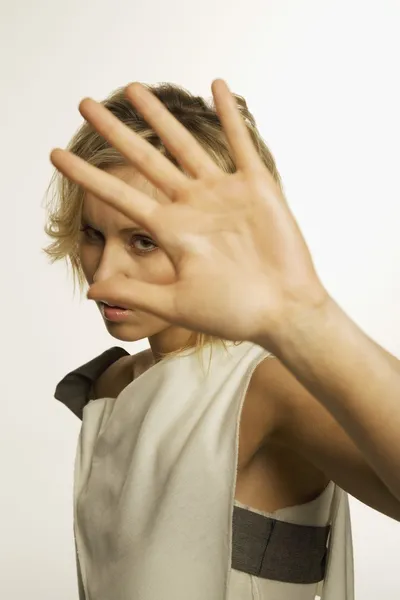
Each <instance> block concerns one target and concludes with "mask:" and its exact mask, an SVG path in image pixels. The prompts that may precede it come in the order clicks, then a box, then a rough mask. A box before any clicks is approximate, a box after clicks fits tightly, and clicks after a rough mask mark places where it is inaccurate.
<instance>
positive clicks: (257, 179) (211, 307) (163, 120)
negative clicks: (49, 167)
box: [51, 80, 327, 342]
mask: <svg viewBox="0 0 400 600" xmlns="http://www.w3.org/2000/svg"><path fill="white" fill-rule="evenodd" d="M212 89H213V95H214V100H215V105H216V109H217V112H218V115H219V117H220V119H221V122H222V125H223V128H224V131H225V134H226V137H227V139H228V142H229V145H230V148H231V151H232V155H233V158H234V161H235V164H236V168H237V171H236V172H235V173H234V174H226V173H224V172H223V171H222V170H221V169H220V168H219V167H218V166H217V165H216V164H215V162H214V161H213V160H212V158H211V157H210V156H209V155H208V154H207V153H206V151H205V150H204V149H203V148H202V147H201V146H200V145H199V144H198V143H197V141H196V140H195V139H194V138H193V137H192V136H191V134H190V133H189V132H188V131H187V129H186V128H185V127H184V126H183V125H182V124H181V123H179V122H178V121H177V120H176V119H175V118H174V117H173V116H172V115H171V114H170V113H169V111H168V110H167V109H166V108H165V107H164V105H163V104H162V103H161V102H160V101H159V100H158V99H157V98H156V97H155V96H154V95H153V94H152V93H151V92H150V91H148V90H147V89H146V88H144V87H143V86H141V85H140V84H136V83H135V84H132V85H130V86H129V87H128V88H127V90H126V94H127V97H128V98H129V100H130V101H131V102H132V104H133V105H134V106H135V108H136V109H137V110H138V111H139V112H140V113H141V114H142V115H143V117H144V118H145V119H146V121H147V122H148V123H149V124H150V125H151V126H152V127H153V128H154V130H155V131H156V132H157V134H158V135H159V136H160V138H161V139H162V141H163V143H164V144H165V146H166V147H167V148H168V149H169V150H170V152H171V153H172V154H173V155H174V156H175V157H176V158H177V160H178V161H179V163H180V165H181V166H182V169H183V170H182V171H181V170H179V169H178V168H176V167H175V166H174V165H173V164H172V163H171V162H170V161H169V160H168V159H167V158H165V157H164V156H163V155H162V154H161V153H160V152H159V151H158V150H157V149H155V148H154V147H153V146H151V145H150V144H149V143H148V142H146V141H145V140H143V139H142V138H141V137H140V136H139V135H137V134H136V133H134V132H133V131H132V130H130V129H129V128H128V127H126V126H125V125H123V124H122V123H121V122H120V121H119V120H118V119H117V118H116V117H114V116H113V115H112V114H111V113H110V112H109V111H108V110H107V109H106V108H105V107H104V106H103V105H101V104H98V103H97V102H95V101H93V100H91V99H86V100H83V101H82V103H81V105H80V111H81V113H82V115H83V116H84V118H85V119H86V120H87V121H89V122H90V123H91V124H92V126H93V127H94V128H95V129H96V130H97V131H98V132H99V133H100V134H101V135H102V136H103V137H104V138H105V139H106V140H107V141H108V142H109V143H110V144H111V145H112V146H114V147H115V148H116V149H117V150H118V151H119V152H120V153H121V154H122V155H123V156H124V157H125V158H126V160H127V162H128V163H131V164H132V165H134V166H135V168H137V169H138V171H139V172H140V173H141V174H142V175H143V176H144V177H146V178H147V179H148V180H149V181H150V182H151V183H152V184H153V185H155V186H156V187H157V188H159V189H161V190H162V191H163V192H164V193H165V194H166V195H167V196H168V198H169V200H170V202H169V203H168V204H160V203H159V202H157V200H155V199H153V198H150V197H149V196H147V195H145V194H144V193H143V192H140V191H139V190H135V189H134V188H132V187H131V186H129V185H127V184H126V183H124V182H123V181H121V180H120V179H118V178H117V177H114V176H112V175H110V174H108V173H106V172H104V171H101V170H99V169H97V168H95V167H93V166H91V165H89V164H87V163H86V162H85V161H83V160H82V159H80V158H78V157H76V156H74V155H72V154H71V153H69V152H66V151H63V150H54V151H53V152H52V154H51V160H52V162H53V164H54V165H55V167H56V168H57V169H58V170H59V171H61V172H62V173H63V174H64V175H65V176H66V177H68V178H69V179H71V180H73V181H74V182H76V183H77V184H78V185H80V186H82V187H83V188H84V189H85V190H87V191H89V192H91V193H92V194H94V195H95V196H97V197H98V198H100V199H101V200H102V201H104V202H106V203H107V204H109V205H111V206H113V207H114V208H116V209H117V210H119V211H120V212H121V213H123V214H124V215H126V216H127V217H128V218H130V219H132V220H134V221H135V222H136V223H138V224H139V225H140V226H141V227H143V228H144V229H145V230H147V231H148V232H149V233H150V234H151V236H152V237H153V238H154V240H155V241H156V242H157V244H158V245H159V246H160V247H161V248H162V249H163V250H164V251H165V252H166V254H167V255H168V256H169V258H170V260H171V262H172V264H173V266H174V268H175V273H176V278H175V281H174V282H173V283H171V284H169V285H155V284H149V283H145V282H142V281H136V280H132V279H125V278H122V277H114V278H111V279H109V280H108V281H103V282H99V283H96V284H93V285H92V286H91V288H90V289H89V292H88V297H89V298H90V299H93V300H105V301H107V302H109V303H111V304H114V305H119V306H125V307H127V308H131V309H140V310H144V311H146V312H149V313H152V314H154V315H157V316H159V317H161V318H162V319H164V320H166V321H168V322H170V323H174V324H177V325H180V326H182V327H185V328H187V329H190V330H194V331H201V332H204V333H208V334H212V335H215V336H218V337H221V338H223V339H231V340H250V341H255V342H257V341H259V340H260V339H263V340H264V339H268V338H270V339H271V340H273V338H274V336H275V335H276V334H277V333H278V330H279V328H280V327H282V324H283V323H284V322H288V321H290V316H291V315H292V314H293V312H296V311H297V313H298V312H299V311H300V312H301V310H302V309H306V310H308V309H309V308H312V307H313V306H316V305H318V304H319V303H321V302H323V301H324V299H325V297H326V295H327V294H326V292H325V290H324V288H323V286H322V284H321V283H320V281H319V279H318V276H317V274H316V272H315V269H314V266H313V263H312V259H311V257H310V253H309V251H308V248H307V246H306V243H305V241H304V239H303V236H302V234H301V232H300V230H299V228H298V226H297V223H296V221H295V219H294V217H293V215H292V214H291V212H290V210H289V207H288V206H287V203H286V200H285V198H284V196H283V194H282V192H281V190H280V189H279V186H278V184H277V183H276V182H275V181H274V179H273V177H272V175H271V174H270V172H269V171H268V169H267V168H266V167H265V166H264V164H263V163H262V161H261V159H260V157H259V155H258V153H257V150H256V148H255V147H254V144H253V142H252V140H251V137H250V134H249V132H248V131H247V128H246V125H245V123H244V120H243V118H242V116H241V115H240V113H239V111H238V108H237V106H236V103H235V100H234V98H233V96H232V95H231V93H230V91H229V89H228V87H227V85H226V83H225V82H224V81H222V80H216V81H215V82H214V83H213V86H212Z"/></svg>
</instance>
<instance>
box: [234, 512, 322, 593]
mask: <svg viewBox="0 0 400 600" xmlns="http://www.w3.org/2000/svg"><path fill="white" fill-rule="evenodd" d="M329 529H330V527H329V526H326V527H311V526H305V525H295V524H291V523H286V522H284V521H277V520H275V519H271V518H270V517H267V516H264V515H260V514H258V513H255V512H253V511H251V510H246V509H245V508H241V507H239V506H235V507H234V511H233V534H232V568H233V569H236V570H238V571H244V572H245V573H249V574H250V575H254V576H255V577H262V578H263V579H273V580H275V581H282V582H286V583H317V582H319V581H321V580H323V579H324V575H325V563H326V554H327V540H328V534H329Z"/></svg>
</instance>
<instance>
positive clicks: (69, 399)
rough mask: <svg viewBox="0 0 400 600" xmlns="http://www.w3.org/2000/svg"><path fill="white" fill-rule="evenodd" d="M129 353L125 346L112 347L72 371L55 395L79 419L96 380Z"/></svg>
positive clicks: (62, 381)
mask: <svg viewBox="0 0 400 600" xmlns="http://www.w3.org/2000/svg"><path fill="white" fill-rule="evenodd" d="M123 356H129V353H128V352H127V351H126V350H124V349H123V348H118V347H117V346H115V347H114V348H110V349H109V350H106V351H105V352H103V353H102V354H100V355H99V356H96V358H93V359H92V360H90V361H89V362H88V363H86V364H84V365H82V366H81V367H79V368H78V369H75V370H74V371H71V372H70V373H68V375H66V376H65V377H64V378H63V379H62V380H61V381H60V382H59V383H58V385H57V387H56V391H55V393H54V397H55V398H56V400H59V401H60V402H62V403H63V404H65V406H67V407H68V408H69V409H70V410H71V411H72V412H73V413H74V414H75V415H76V416H77V417H78V418H79V419H82V416H83V409H84V408H85V406H86V404H87V403H88V402H89V400H90V397H89V396H90V390H91V388H92V385H93V384H94V382H95V381H96V380H97V379H98V378H99V377H100V375H102V374H103V373H104V371H106V369H108V367H110V366H111V365H112V364H113V363H115V362H116V361H117V360H119V359H120V358H122V357H123Z"/></svg>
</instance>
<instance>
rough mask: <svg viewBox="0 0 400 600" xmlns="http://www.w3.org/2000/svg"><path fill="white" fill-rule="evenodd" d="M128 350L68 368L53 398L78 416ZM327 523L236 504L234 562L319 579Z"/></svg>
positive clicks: (271, 573) (257, 572)
mask: <svg viewBox="0 0 400 600" xmlns="http://www.w3.org/2000/svg"><path fill="white" fill-rule="evenodd" d="M127 355H128V352H126V351H125V350H123V349H122V348H118V347H114V348H110V349H109V350H107V351H106V352H103V354H101V355H100V356H97V357H96V358H94V359H93V360H91V361H89V362H88V363H86V364H85V365H83V366H81V367H79V368H78V369H75V370H74V371H71V373H68V375H66V376H65V377H64V378H63V379H62V380H61V381H60V382H59V384H58V385H57V388H56V391H55V394H54V396H55V398H56V399H57V400H59V401H60V402H62V403H63V404H65V406H67V407H68V408H69V409H70V410H71V411H72V412H73V413H74V414H75V415H76V416H77V417H79V418H80V419H82V413H83V409H84V407H85V406H86V404H87V403H88V402H89V401H90V390H91V388H92V385H93V383H94V382H95V381H96V380H97V379H98V378H99V377H100V375H102V374H103V373H104V371H105V370H106V369H107V368H108V367H109V366H111V365H112V364H113V363H114V362H116V361H117V360H119V359H120V358H121V357H122V356H127ZM328 534H329V527H309V526H304V525H293V524H291V523H286V522H283V521H277V520H275V519H271V518H269V517H266V516H264V515H260V514H258V513H255V512H253V511H251V510H247V509H244V508H241V507H239V506H235V507H234V511H233V522H232V563H231V564H232V568H233V569H236V570H237V571H243V572H245V573H248V574H250V575H254V576H255V577H261V578H264V579H272V580H275V581H282V582H286V583H317V582H319V581H321V580H322V579H324V574H325V562H326V552H327V549H326V543H327V538H328Z"/></svg>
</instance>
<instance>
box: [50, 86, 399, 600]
mask: <svg viewBox="0 0 400 600" xmlns="http://www.w3.org/2000/svg"><path fill="white" fill-rule="evenodd" d="M213 93H214V100H215V107H216V108H214V107H213V106H209V105H207V104H206V103H205V102H204V101H203V100H202V99H200V98H196V97H193V96H191V95H190V94H188V93H187V92H185V91H183V90H181V89H179V88H177V87H175V86H170V85H164V86H155V87H153V88H151V89H146V88H145V87H143V86H140V85H137V84H135V85H133V86H130V87H129V88H128V89H127V90H126V97H125V92H124V91H121V90H120V91H117V92H116V93H115V94H114V95H112V96H111V97H110V98H109V99H108V100H107V101H106V102H105V103H104V104H105V106H101V105H99V104H97V103H95V102H93V101H91V100H85V101H84V102H83V103H82V104H81V112H82V114H83V116H84V117H85V118H86V120H87V121H88V124H85V125H83V126H82V128H81V129H80V130H79V132H78V133H77V134H76V136H75V137H74V139H73V140H72V142H71V144H70V148H69V150H70V152H69V153H64V152H62V151H54V152H53V154H52V160H53V163H54V164H55V166H56V167H57V168H58V169H59V170H60V172H62V175H61V176H60V187H59V193H58V194H57V195H56V197H55V206H54V207H53V208H52V210H51V213H50V223H49V227H48V232H49V234H50V235H52V236H53V238H54V243H53V244H52V245H51V246H50V247H49V249H48V252H49V254H50V255H52V256H53V257H54V258H64V257H67V258H68V259H69V260H70V262H71V264H72V266H73V268H74V269H75V272H76V273H77V275H78V276H79V277H80V279H81V280H84V279H86V281H87V283H88V284H89V286H91V288H90V291H89V297H90V298H92V299H95V300H96V302H97V304H98V306H99V308H100V312H101V313H102V316H103V318H104V321H105V324H106V326H107V328H108V331H109V332H110V333H111V335H113V336H114V337H116V338H118V339H121V340H124V341H135V340H138V339H142V338H145V337H147V338H148V339H149V343H150V348H151V352H150V354H149V353H148V352H147V353H142V354H140V355H137V356H135V357H133V358H132V357H128V356H123V355H124V354H125V353H124V351H122V350H120V349H112V350H111V351H108V352H107V353H105V354H104V355H102V356H101V357H98V358H97V359H95V360H94V361H91V363H89V364H88V365H85V366H84V367H81V368H80V369H78V370H76V371H75V372H73V373H71V374H69V375H68V376H67V377H66V378H65V379H64V380H63V381H62V382H61V383H60V384H59V386H58V388H57V392H56V396H57V397H58V398H59V399H61V400H62V401H63V402H65V403H66V404H67V405H69V406H70V408H71V409H72V410H74V412H75V413H76V414H78V415H79V416H81V417H83V425H82V432H81V436H80V444H79V448H78V454H77V463H76V476H75V533H76V544H77V555H78V567H79V572H80V575H81V578H80V584H81V585H80V593H81V597H82V598H86V599H87V600H89V599H96V600H102V599H109V598H115V599H118V600H122V599H125V598H126V599H128V598H129V599H131V598H140V599H141V600H150V599H152V600H153V599H154V598H158V597H163V598H167V599H170V598H171V599H172V598H174V599H181V598H182V599H183V598H185V599H187V598H189V599H196V600H197V599H200V598H202V599H203V598H212V599H214V598H215V599H216V600H217V599H218V600H219V599H220V598H226V599H229V600H236V599H239V598H240V599H247V598H276V599H282V600H286V599H292V598H293V599H294V598H296V600H298V599H299V600H302V599H311V598H314V597H315V595H316V594H317V593H320V594H321V595H322V597H323V598H324V600H331V599H333V598H335V600H336V599H337V598H347V599H351V598H353V572H352V568H353V567H352V550H351V535H350V522H349V515H348V502H347V496H346V494H345V492H344V491H343V490H346V491H347V492H349V493H351V494H353V495H354V496H356V497H357V498H359V499H360V500H361V501H363V502H365V503H366V504H369V505H370V506H372V507H374V508H376V509H377V510H380V511H381V512H383V513H385V514H387V515H389V516H391V517H393V518H396V519H400V502H399V497H398V496H397V495H395V494H394V493H393V490H391V491H390V489H389V485H388V482H389V484H390V483H391V482H392V479H390V477H389V478H387V477H386V474H387V473H386V472H385V478H384V480H383V479H382V478H381V477H380V476H379V474H378V472H377V469H374V468H372V466H371V464H372V465H374V464H375V463H376V461H375V463H374V460H375V458H374V455H373V453H371V450H370V446H369V445H368V448H367V451H365V453H363V452H362V451H360V448H361V449H363V448H364V447H365V446H366V445H365V444H364V446H363V440H364V438H365V435H364V431H363V429H362V426H361V425H360V426H359V428H358V431H356V428H355V427H354V419H353V420H352V419H351V418H350V419H348V415H344V417H343V414H344V412H345V411H344V410H343V409H342V410H340V409H341V408H342V407H341V406H340V404H338V403H337V402H336V404H335V401H334V400H332V398H331V397H330V396H327V400H326V401H325V402H324V401H323V397H322V396H323V394H321V393H319V391H320V390H318V389H317V388H318V386H317V385H316V384H315V381H314V383H313V382H311V385H310V381H308V380H311V379H312V378H311V377H308V380H307V376H304V372H306V371H307V369H303V383H305V384H306V385H308V387H309V388H313V385H314V387H315V388H316V389H317V392H318V400H320V402H318V401H317V399H316V398H314V396H313V395H311V393H310V392H309V391H307V389H306V388H305V387H303V385H301V384H300V383H299V382H298V380H297V379H296V378H295V377H294V376H293V375H292V374H291V373H290V371H289V370H288V369H287V368H286V366H285V364H284V363H285V362H286V363H287V366H289V367H290V368H291V369H292V370H293V371H294V373H296V369H295V368H294V367H293V364H292V363H293V362H294V361H293V356H294V355H295V351H294V350H293V348H295V344H294V342H293V340H294V339H295V338H294V337H293V336H292V337H291V338H290V336H288V335H287V331H288V329H289V327H292V328H293V329H294V330H295V331H296V330H297V331H299V330H301V329H302V328H303V330H304V329H305V330H306V332H307V328H306V327H305V325H307V324H308V321H307V318H308V315H309V314H315V312H318V313H319V314H323V315H324V316H325V317H326V316H330V314H331V313H330V312H329V311H327V308H326V307H327V306H328V305H329V306H331V303H330V300H329V298H328V295H327V293H326V291H325V290H324V288H323V286H322V285H321V284H320V282H319V279H318V277H317V276H316V273H315V270H314V267H313V265H312V261H311V258H310V256H309V254H308V251H307V248H306V246H305V244H304V241H303V239H302V237H301V235H300V233H299V232H298V229H297V226H296V224H295V222H294V220H293V218H291V217H288V215H289V212H288V208H287V204H286V201H285V198H284V194H283V190H282V186H281V183H280V178H279V174H278V171H277V169H276V166H275V163H274V160H273V158H272V156H271V154H270V152H269V150H268V148H267V147H266V145H265V144H264V142H263V141H262V139H261V138H260V136H259V134H258V132H257V129H256V126H255V122H254V119H253V117H252V116H251V114H250V113H249V112H248V110H247V107H246V105H245V102H244V101H243V99H241V98H239V97H233V96H232V95H231V94H230V93H229V91H228V89H227V87H226V85H225V84H224V83H223V82H221V81H217V82H215V83H214V85H213ZM238 109H239V110H238ZM240 114H241V116H242V117H243V118H240ZM114 148H115V149H114ZM96 167H97V168H96ZM282 231H284V236H283V238H284V242H285V243H283V242H282V241H281V237H282ZM328 323H330V322H329V319H328ZM295 325H296V326H295ZM200 332H201V333H200ZM228 340H229V341H228ZM240 342H241V343H240ZM285 343H288V350H287V352H286V355H285V353H284V352H283V350H282V347H283V346H284V345H285ZM271 351H272V352H273V354H271ZM377 352H378V350H377ZM275 356H276V357H280V358H281V359H282V360H278V358H275ZM290 356H292V359H291V361H290V358H288V357H290ZM199 358H200V360H199ZM117 359H118V360H117ZM393 360H394V359H393ZM110 364H111V366H110ZM107 367H109V368H108V370H107ZM328 370H329V369H328ZM296 374H297V373H296ZM390 374H392V372H391V371H390ZM299 378H300V379H301V377H299ZM315 379H317V380H318V376H317V377H316V378H315ZM81 383H82V385H81ZM91 383H93V384H94V385H93V390H92V392H93V397H94V398H97V399H95V400H94V401H92V402H89V399H90V390H89V386H90V384H91ZM327 408H328V410H329V411H330V412H328V411H327V410H326V409H327ZM334 417H336V418H334ZM336 419H337V420H336ZM346 419H347V420H346ZM348 422H349V423H350V425H349V426H348V427H345V429H346V431H345V429H344V428H343V427H344V426H346V423H348ZM339 423H340V424H339ZM353 432H354V435H352V433H353ZM360 432H361V433H360ZM363 435H364V438H363ZM355 442H357V444H356V443H355ZM358 442H360V443H358Z"/></svg>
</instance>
